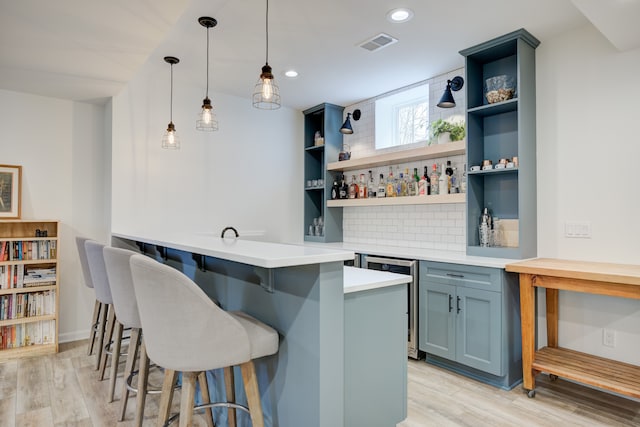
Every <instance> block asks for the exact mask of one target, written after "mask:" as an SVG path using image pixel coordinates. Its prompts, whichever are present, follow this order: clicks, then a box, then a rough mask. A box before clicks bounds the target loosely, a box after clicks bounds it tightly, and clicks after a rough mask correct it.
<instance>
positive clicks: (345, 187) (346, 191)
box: [338, 175, 349, 199]
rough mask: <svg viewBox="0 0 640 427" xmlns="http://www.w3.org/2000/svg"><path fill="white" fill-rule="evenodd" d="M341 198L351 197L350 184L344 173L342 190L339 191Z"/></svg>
mask: <svg viewBox="0 0 640 427" xmlns="http://www.w3.org/2000/svg"><path fill="white" fill-rule="evenodd" d="M338 194H339V198H341V199H346V198H347V197H349V186H348V185H347V183H346V182H345V180H344V175H342V183H341V184H340V191H339V192H338Z"/></svg>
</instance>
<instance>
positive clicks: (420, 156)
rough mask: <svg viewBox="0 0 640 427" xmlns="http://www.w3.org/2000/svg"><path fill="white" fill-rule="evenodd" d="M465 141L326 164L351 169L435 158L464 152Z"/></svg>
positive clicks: (345, 169)
mask: <svg viewBox="0 0 640 427" xmlns="http://www.w3.org/2000/svg"><path fill="white" fill-rule="evenodd" d="M466 145H467V144H466V141H464V140H463V141H454V142H448V143H446V144H438V145H429V146H427V147H420V148H413V149H411V150H402V151H394V152H392V153H385V154H380V155H377V156H371V157H363V158H360V159H351V160H343V161H341V162H332V163H329V164H328V165H327V170H330V171H351V170H358V169H366V168H371V167H376V166H386V165H389V164H395V163H409V162H414V161H419V160H427V159H435V158H439V157H448V156H456V155H460V154H464V153H465V149H466Z"/></svg>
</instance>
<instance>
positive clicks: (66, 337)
mask: <svg viewBox="0 0 640 427" xmlns="http://www.w3.org/2000/svg"><path fill="white" fill-rule="evenodd" d="M88 337H89V331H74V332H65V333H62V334H59V335H58V343H64V342H72V341H82V340H86V339H87V338H88Z"/></svg>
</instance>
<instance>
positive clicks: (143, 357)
mask: <svg viewBox="0 0 640 427" xmlns="http://www.w3.org/2000/svg"><path fill="white" fill-rule="evenodd" d="M135 254H136V252H133V251H130V250H127V249H120V248H112V247H109V246H105V247H104V249H103V255H104V264H105V267H106V270H107V276H108V278H109V286H110V287H111V296H112V297H113V308H114V309H115V312H116V325H115V328H116V329H115V332H114V346H113V353H114V354H118V353H119V352H120V340H121V338H122V329H123V327H124V328H131V340H130V341H129V350H128V354H127V363H126V365H125V368H124V375H123V384H122V394H121V397H120V417H119V418H118V420H119V421H123V420H124V416H125V413H126V412H127V401H128V400H129V391H130V390H131V391H135V392H136V393H137V396H136V414H135V423H134V425H136V426H138V427H140V426H142V418H143V416H144V405H145V401H146V395H147V379H148V376H149V358H148V357H147V351H146V348H145V345H144V338H143V336H142V324H141V323H140V316H139V314H138V305H137V303H136V293H135V290H134V288H133V278H132V277H131V266H130V264H129V258H131V256H132V255H135ZM138 350H139V351H140V362H139V368H138V371H137V373H138V381H137V388H133V387H132V386H131V382H132V378H133V377H134V374H135V370H134V367H135V360H136V356H137V353H138ZM117 372H118V364H117V363H116V362H115V358H114V359H113V362H112V363H111V371H110V374H109V395H110V397H111V399H112V400H113V393H114V389H115V385H116V375H117Z"/></svg>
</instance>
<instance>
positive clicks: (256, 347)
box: [130, 255, 278, 427]
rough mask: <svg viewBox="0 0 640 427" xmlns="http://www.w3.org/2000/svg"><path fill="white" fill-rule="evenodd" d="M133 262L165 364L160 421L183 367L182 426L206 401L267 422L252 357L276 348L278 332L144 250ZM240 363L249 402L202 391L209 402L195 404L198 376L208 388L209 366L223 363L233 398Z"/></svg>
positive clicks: (146, 321) (257, 424) (150, 331)
mask: <svg viewBox="0 0 640 427" xmlns="http://www.w3.org/2000/svg"><path fill="white" fill-rule="evenodd" d="M130 263H131V272H132V275H133V284H134V288H135V292H136V297H137V298H136V300H137V302H138V310H139V313H140V320H141V322H142V328H143V329H144V333H145V342H146V345H147V350H148V353H149V357H151V359H153V360H154V361H155V362H156V363H157V364H158V365H159V366H162V367H163V368H165V381H164V384H163V390H162V397H161V399H160V410H159V418H158V425H161V423H165V422H167V416H168V413H169V410H168V408H169V407H170V406H171V396H172V386H173V381H174V378H175V372H182V393H181V402H180V414H179V417H180V426H181V427H183V426H189V425H191V420H192V416H193V410H194V409H199V408H202V407H209V408H210V407H227V408H236V409H241V410H243V411H246V412H249V414H250V416H251V423H252V425H253V427H263V426H264V419H263V414H262V406H261V403H260V391H259V389H258V382H257V379H256V373H255V367H254V364H253V360H254V359H257V358H260V357H264V356H269V355H272V354H275V353H276V352H277V351H278V333H277V332H276V331H275V330H274V329H273V328H271V327H269V326H267V325H265V324H264V323H262V322H260V321H258V320H256V319H254V318H253V317H251V316H249V315H248V314H245V313H242V312H227V311H224V310H223V309H221V308H220V307H218V306H217V305H216V304H214V302H213V301H212V300H211V299H210V298H209V297H208V296H207V295H206V294H205V293H204V291H203V290H202V289H200V288H199V287H198V285H196V284H195V283H194V282H193V281H192V280H191V279H189V278H188V277H187V276H185V275H184V274H183V273H181V272H180V271H178V270H176V269H174V268H171V267H169V266H166V265H164V264H160V263H159V262H157V261H155V260H152V259H150V258H148V257H146V256H143V255H133V256H132V257H131V259H130ZM236 365H240V369H241V372H242V378H243V382H244V387H245V392H246V395H247V403H248V408H247V407H245V406H243V405H239V404H236V403H232V402H218V403H208V401H209V396H208V394H209V393H202V396H203V400H204V402H205V404H204V405H201V406H200V407H196V408H194V393H195V381H196V378H198V380H199V382H200V387H201V389H202V390H208V387H207V386H206V372H205V371H208V370H211V369H218V368H225V383H226V384H227V400H229V397H231V395H232V394H233V393H232V390H233V389H232V387H231V388H230V387H229V385H231V386H233V384H231V382H230V381H228V380H227V373H228V372H229V371H230V369H229V368H230V367H232V366H236ZM230 415H231V414H230ZM230 418H231V416H230ZM167 424H168V423H167ZM167 424H165V425H167Z"/></svg>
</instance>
